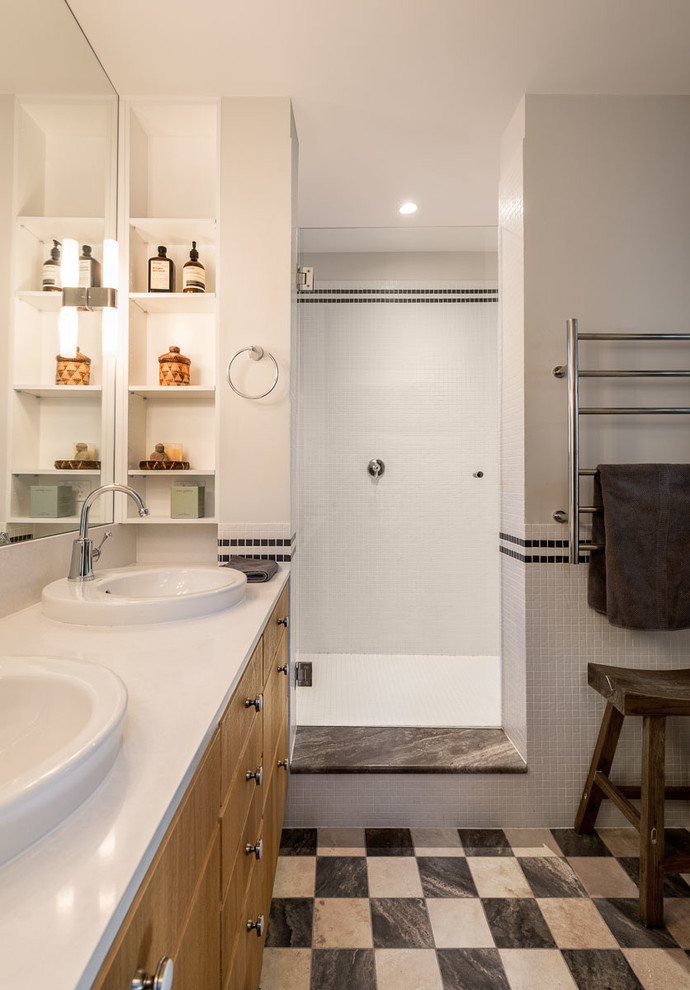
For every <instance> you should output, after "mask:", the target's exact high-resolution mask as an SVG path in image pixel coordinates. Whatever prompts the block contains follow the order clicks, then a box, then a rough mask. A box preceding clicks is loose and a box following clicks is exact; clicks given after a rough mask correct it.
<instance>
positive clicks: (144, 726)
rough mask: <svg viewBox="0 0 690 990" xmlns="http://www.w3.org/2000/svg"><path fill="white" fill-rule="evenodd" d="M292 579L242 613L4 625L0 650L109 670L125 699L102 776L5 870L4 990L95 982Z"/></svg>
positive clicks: (250, 592)
mask: <svg viewBox="0 0 690 990" xmlns="http://www.w3.org/2000/svg"><path fill="white" fill-rule="evenodd" d="M288 575H289V567H287V566H285V565H281V567H280V571H279V573H278V574H276V575H275V577H274V578H272V580H271V581H268V582H266V583H265V584H249V585H247V594H246V597H245V599H244V601H243V602H242V603H241V604H239V605H236V606H234V607H233V608H230V609H227V610H226V611H224V612H218V613H216V614H215V615H209V616H205V617H203V618H199V619H186V620H183V621H179V622H169V623H157V624H151V625H140V626H80V625H70V624H67V623H62V622H57V621H54V620H52V619H47V618H46V617H45V616H44V615H43V614H42V612H41V606H40V605H34V606H32V607H31V608H28V609H25V610H24V611H22V612H17V613H15V614H14V615H9V616H7V617H6V618H4V619H0V654H2V655H4V656H49V657H50V656H52V657H74V658H76V659H79V660H88V661H92V662H94V663H99V664H104V665H105V666H106V667H110V669H111V670H114V671H115V673H117V674H119V675H120V677H121V678H122V680H123V681H124V682H125V684H126V685H127V690H128V692H129V707H128V710H127V716H126V722H125V731H124V739H123V744H122V748H121V750H120V753H119V755H118V757H117V760H116V761H115V765H114V767H113V769H112V770H111V771H110V773H109V774H108V776H107V777H106V779H105V780H104V781H103V783H102V784H101V785H100V786H99V787H98V789H97V790H96V791H95V792H94V793H93V794H92V796H91V797H90V798H89V799H88V800H87V801H86V802H85V803H84V804H83V805H81V807H80V808H78V809H77V810H76V811H75V812H74V814H72V815H71V816H70V817H69V818H67V819H66V820H65V821H64V822H62V824H60V825H58V826H57V828H55V829H54V830H53V831H52V832H51V833H49V834H48V835H47V836H46V837H45V838H43V839H41V840H40V841H39V842H37V843H36V844H35V845H33V846H31V847H30V848H29V849H27V850H26V851H25V852H23V853H21V854H20V855H19V856H17V857H15V859H13V860H11V861H10V862H9V863H6V864H5V865H4V866H1V867H0V987H2V988H5V987H12V986H16V987H20V986H21V987H23V988H26V990H39V988H46V987H50V990H86V988H88V987H90V986H91V984H92V982H93V980H94V979H95V977H96V975H97V973H98V971H99V969H100V966H101V963H102V962H103V959H104V958H105V955H106V953H107V951H108V948H109V947H110V944H111V942H112V941H113V939H114V937H115V935H116V934H117V931H118V929H119V927H120V925H121V924H122V921H123V919H124V917H125V915H126V913H127V910H128V908H129V906H130V904H131V902H132V900H133V899H134V895H135V893H136V891H137V889H138V887H139V885H140V883H141V881H142V880H143V878H144V875H145V873H146V870H147V869H148V867H149V865H150V863H151V861H152V859H153V856H154V854H155V851H156V849H157V847H158V845H159V844H160V841H161V839H162V838H163V836H164V834H165V832H166V829H167V827H168V825H169V824H170V822H171V820H172V817H173V815H174V813H175V810H176V808H177V806H178V804H179V802H180V800H181V798H182V796H183V794H184V792H185V790H186V788H187V786H188V784H189V782H190V780H191V778H192V776H193V774H194V771H195V769H196V767H197V766H198V764H199V762H200V760H201V757H202V756H203V753H204V751H205V749H206V747H207V745H208V743H209V742H210V739H211V736H212V735H213V732H214V731H215V728H216V726H217V724H218V722H219V720H220V717H221V715H222V713H223V711H224V709H225V706H226V704H227V702H228V701H229V699H230V695H231V694H232V691H233V690H234V688H235V685H236V684H237V681H238V680H239V677H240V674H241V673H242V670H243V669H244V667H245V665H246V662H247V660H248V659H249V657H250V656H251V653H252V651H253V649H254V647H255V646H256V644H257V642H258V640H259V637H260V635H261V632H262V630H263V628H264V626H265V624H266V620H267V619H268V617H269V615H270V613H271V610H272V609H273V607H274V605H275V603H276V602H277V600H278V597H279V595H280V592H281V591H282V589H283V587H284V585H285V583H286V581H287V578H288Z"/></svg>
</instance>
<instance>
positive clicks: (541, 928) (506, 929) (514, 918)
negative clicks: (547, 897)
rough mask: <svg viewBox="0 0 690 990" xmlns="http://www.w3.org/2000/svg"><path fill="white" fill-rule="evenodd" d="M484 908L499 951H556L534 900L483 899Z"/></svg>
mask: <svg viewBox="0 0 690 990" xmlns="http://www.w3.org/2000/svg"><path fill="white" fill-rule="evenodd" d="M482 905H483V907H484V911H485V912H486V918H487V921H488V923H489V928H490V929H491V934H492V936H493V939H494V942H495V944H496V947H497V948H499V949H555V948H556V943H555V942H554V940H553V936H552V935H551V932H550V930H549V926H548V925H547V924H546V920H545V919H544V916H543V914H542V913H541V911H540V910H539V905H538V904H537V902H536V901H535V900H530V899H529V898H526V897H525V898H521V897H514V898H504V897H491V898H485V899H483V900H482Z"/></svg>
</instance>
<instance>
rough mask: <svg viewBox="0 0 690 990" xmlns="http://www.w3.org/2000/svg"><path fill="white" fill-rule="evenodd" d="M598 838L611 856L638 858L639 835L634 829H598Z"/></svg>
mask: <svg viewBox="0 0 690 990" xmlns="http://www.w3.org/2000/svg"><path fill="white" fill-rule="evenodd" d="M597 832H598V833H599V838H600V839H602V840H603V841H604V842H605V843H606V845H607V846H608V849H609V851H610V852H611V854H612V855H613V856H639V855H640V835H639V832H638V831H637V829H636V828H632V826H631V827H630V828H598V829H597Z"/></svg>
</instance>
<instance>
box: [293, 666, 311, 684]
mask: <svg viewBox="0 0 690 990" xmlns="http://www.w3.org/2000/svg"><path fill="white" fill-rule="evenodd" d="M295 684H296V685H297V687H311V660H298V661H297V663H296V664H295Z"/></svg>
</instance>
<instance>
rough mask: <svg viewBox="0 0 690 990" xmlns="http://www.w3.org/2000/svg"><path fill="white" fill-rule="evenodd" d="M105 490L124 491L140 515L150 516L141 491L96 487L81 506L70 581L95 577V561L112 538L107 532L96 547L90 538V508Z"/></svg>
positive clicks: (87, 579)
mask: <svg viewBox="0 0 690 990" xmlns="http://www.w3.org/2000/svg"><path fill="white" fill-rule="evenodd" d="M104 492H124V494H125V495H129V497H130V498H132V499H134V501H135V502H136V505H137V510H138V512H139V515H140V516H148V514H149V510H148V509H147V508H146V506H145V505H144V500H143V499H142V497H141V495H140V494H139V492H135V491H134V489H133V488H129V486H128V485H102V486H101V487H100V488H95V489H94V490H93V491H92V492H89V494H88V495H87V496H86V498H85V499H84V504H83V505H82V507H81V518H80V520H79V538H78V539H76V540H75V541H74V543H73V544H72V561H71V563H70V567H69V574H68V576H67V579H68V580H69V581H92V580H93V578H94V573H93V562H94V560H98V559H99V557H100V556H101V548H102V546H103V544H104V543H105V541H106V540H108V539H110V537H111V536H112V535H113V534H112V533H105V534H104V536H103V539H102V540H101V542H100V543H99V545H98V546H97V547H94V545H93V540H90V539H89V509H90V508H91V506H92V505H93V503H94V502H95V501H96V499H97V498H98V496H99V495H103V494H104Z"/></svg>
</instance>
